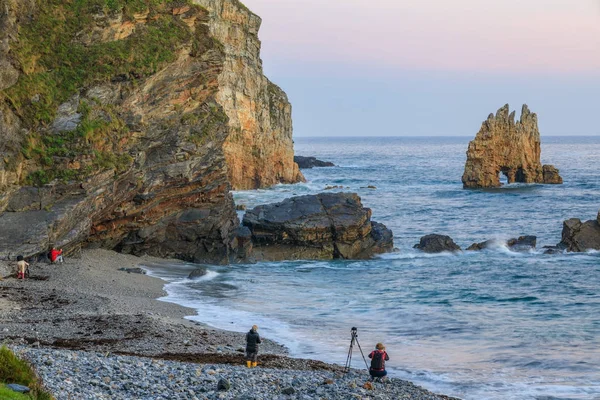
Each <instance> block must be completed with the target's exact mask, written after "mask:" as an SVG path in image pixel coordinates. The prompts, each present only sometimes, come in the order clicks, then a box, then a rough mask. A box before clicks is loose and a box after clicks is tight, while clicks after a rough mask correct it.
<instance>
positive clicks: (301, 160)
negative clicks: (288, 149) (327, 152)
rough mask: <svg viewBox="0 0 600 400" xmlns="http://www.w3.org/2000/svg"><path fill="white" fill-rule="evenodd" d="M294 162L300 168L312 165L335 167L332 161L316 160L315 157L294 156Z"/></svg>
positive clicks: (308, 167) (311, 166) (307, 167)
mask: <svg viewBox="0 0 600 400" xmlns="http://www.w3.org/2000/svg"><path fill="white" fill-rule="evenodd" d="M294 162H295V163H296V164H298V167H300V169H310V168H314V167H335V165H334V164H333V163H332V162H329V161H321V160H317V159H316V158H315V157H303V156H294Z"/></svg>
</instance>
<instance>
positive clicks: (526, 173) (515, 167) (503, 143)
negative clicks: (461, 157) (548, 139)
mask: <svg viewBox="0 0 600 400" xmlns="http://www.w3.org/2000/svg"><path fill="white" fill-rule="evenodd" d="M540 157H541V146H540V132H539V129H538V120H537V115H536V114H535V113H532V112H531V111H529V108H528V107H527V105H526V104H524V105H523V108H522V111H521V120H520V121H516V122H515V112H514V111H513V112H512V113H511V112H510V111H509V107H508V104H506V105H505V106H504V107H502V108H500V109H499V110H498V112H497V113H496V115H494V114H490V115H489V116H488V119H487V120H486V121H484V122H483V123H482V125H481V129H480V130H479V132H478V133H477V135H476V136H475V139H474V140H472V141H471V142H470V143H469V148H468V150H467V162H466V163H465V171H464V174H463V176H462V182H463V187H464V188H490V187H499V186H501V184H500V173H502V174H503V175H505V176H506V178H507V180H508V183H515V182H520V183H552V184H558V183H562V178H561V177H560V175H559V174H558V170H557V169H556V168H554V166H552V165H545V166H543V167H542V164H541V161H540Z"/></svg>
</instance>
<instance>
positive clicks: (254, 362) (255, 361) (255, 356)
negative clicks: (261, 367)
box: [252, 352, 258, 367]
mask: <svg viewBox="0 0 600 400" xmlns="http://www.w3.org/2000/svg"><path fill="white" fill-rule="evenodd" d="M257 365H258V352H254V353H253V354H252V367H256V366H257Z"/></svg>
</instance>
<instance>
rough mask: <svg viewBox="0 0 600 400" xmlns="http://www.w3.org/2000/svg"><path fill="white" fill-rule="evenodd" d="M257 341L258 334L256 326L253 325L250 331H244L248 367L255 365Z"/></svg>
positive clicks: (258, 341) (258, 339) (258, 338)
mask: <svg viewBox="0 0 600 400" xmlns="http://www.w3.org/2000/svg"><path fill="white" fill-rule="evenodd" d="M259 343H260V335H259V334H258V326H256V325H253V326H252V329H250V332H248V333H246V366H247V367H248V368H251V367H256V365H257V357H258V344H259Z"/></svg>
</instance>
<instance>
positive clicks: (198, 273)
mask: <svg viewBox="0 0 600 400" xmlns="http://www.w3.org/2000/svg"><path fill="white" fill-rule="evenodd" d="M207 272H208V270H207V269H206V267H200V268H196V269H195V270H193V271H192V272H190V274H189V275H188V278H190V279H194V278H200V277H203V276H204V275H206V273H207Z"/></svg>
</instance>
